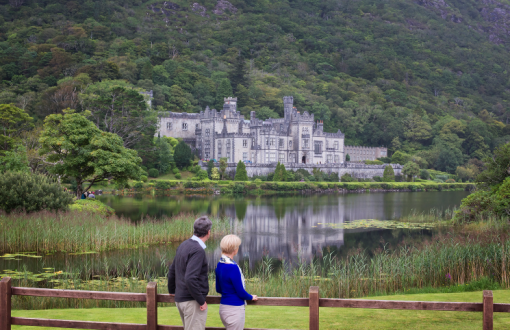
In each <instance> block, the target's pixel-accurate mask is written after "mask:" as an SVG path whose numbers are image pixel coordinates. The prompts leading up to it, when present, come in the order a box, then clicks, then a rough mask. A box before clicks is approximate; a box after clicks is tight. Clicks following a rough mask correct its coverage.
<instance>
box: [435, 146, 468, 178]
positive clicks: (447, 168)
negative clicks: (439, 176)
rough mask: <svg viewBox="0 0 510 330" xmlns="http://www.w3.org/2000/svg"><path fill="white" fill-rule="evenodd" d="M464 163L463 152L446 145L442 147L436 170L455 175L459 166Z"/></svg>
mask: <svg viewBox="0 0 510 330" xmlns="http://www.w3.org/2000/svg"><path fill="white" fill-rule="evenodd" d="M463 163H464V157H463V156H462V152H461V151H460V150H459V149H458V148H456V147H454V146H451V145H444V146H442V147H441V149H440V152H439V157H438V158H437V161H436V164H435V166H436V169H438V170H440V171H444V172H448V173H455V170H456V169H457V167H458V166H460V165H462V164H463Z"/></svg>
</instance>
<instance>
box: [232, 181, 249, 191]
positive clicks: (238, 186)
mask: <svg viewBox="0 0 510 330" xmlns="http://www.w3.org/2000/svg"><path fill="white" fill-rule="evenodd" d="M245 188H246V187H245V185H244V184H243V183H241V182H236V183H235V185H234V187H233V189H232V192H233V193H234V194H244V193H245V192H246V190H245Z"/></svg>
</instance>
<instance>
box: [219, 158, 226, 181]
mask: <svg viewBox="0 0 510 330" xmlns="http://www.w3.org/2000/svg"><path fill="white" fill-rule="evenodd" d="M227 166H228V163H227V159H226V158H225V157H222V158H220V173H221V179H222V180H223V179H224V178H225V171H226V170H227Z"/></svg>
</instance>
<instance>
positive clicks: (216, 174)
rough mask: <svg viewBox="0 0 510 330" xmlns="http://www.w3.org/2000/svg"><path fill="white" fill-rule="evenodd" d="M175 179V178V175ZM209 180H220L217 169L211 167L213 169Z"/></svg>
mask: <svg viewBox="0 0 510 330" xmlns="http://www.w3.org/2000/svg"><path fill="white" fill-rule="evenodd" d="M175 177H177V175H176V176H175ZM211 179H213V180H219V179H220V171H219V170H218V168H217V167H213V169H212V170H211Z"/></svg>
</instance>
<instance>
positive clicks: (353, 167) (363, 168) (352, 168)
mask: <svg viewBox="0 0 510 330" xmlns="http://www.w3.org/2000/svg"><path fill="white" fill-rule="evenodd" d="M200 165H201V166H202V168H203V169H204V170H206V169H207V163H205V162H203V163H201V164H200ZM276 165H277V164H276V163H274V164H246V172H248V176H249V177H252V176H254V175H268V174H269V173H272V172H274V170H275V168H276ZM284 165H285V169H287V170H293V171H297V170H299V169H304V170H306V171H308V172H309V173H310V174H311V173H312V170H313V169H314V168H319V169H321V171H322V172H324V173H328V174H329V173H333V172H336V173H338V176H339V177H341V176H342V175H344V174H345V173H349V174H351V175H352V176H353V177H355V178H363V179H368V178H373V177H374V176H380V177H382V176H383V173H384V168H385V167H386V165H387V164H385V165H365V164H359V163H348V162H346V163H343V164H315V165H314V164H301V163H289V164H284ZM390 165H391V166H392V167H393V171H394V172H395V175H400V174H401V172H402V167H403V166H402V165H400V164H390ZM217 166H219V165H217ZM236 167H237V164H234V163H229V164H228V167H227V170H226V172H227V173H232V174H235V171H236Z"/></svg>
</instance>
